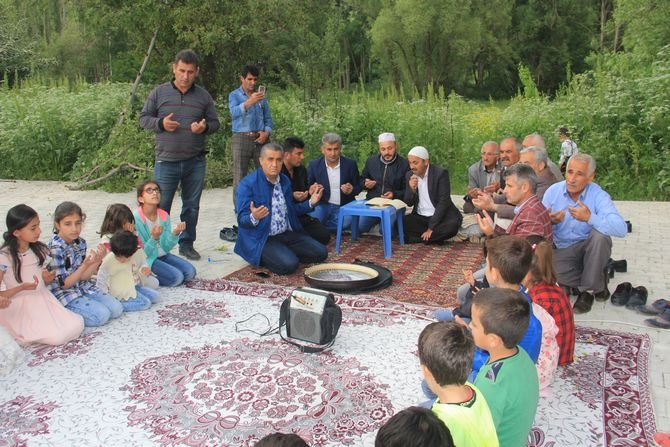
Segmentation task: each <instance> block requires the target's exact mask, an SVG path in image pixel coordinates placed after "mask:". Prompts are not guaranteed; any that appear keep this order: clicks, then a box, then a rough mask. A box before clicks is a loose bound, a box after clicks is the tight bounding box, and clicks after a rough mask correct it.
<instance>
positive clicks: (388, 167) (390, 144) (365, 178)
mask: <svg viewBox="0 0 670 447" xmlns="http://www.w3.org/2000/svg"><path fill="white" fill-rule="evenodd" d="M377 141H378V142H379V154H375V155H371V156H370V157H369V158H368V160H367V161H366V162H365V167H364V168H363V173H362V175H361V179H362V187H363V189H365V190H367V195H366V196H365V198H366V199H367V200H370V199H372V198H374V197H384V198H387V199H400V200H402V199H403V196H404V195H405V174H406V173H407V172H408V171H409V164H408V163H407V160H406V159H405V158H403V157H401V156H400V155H398V145H397V142H396V139H395V135H394V134H392V133H391V132H384V133H382V134H380V135H379V137H378V138H377ZM378 223H379V219H378V218H376V217H361V218H360V219H359V221H358V231H359V232H360V233H367V232H368V231H370V229H372V227H373V226H374V225H375V224H378Z"/></svg>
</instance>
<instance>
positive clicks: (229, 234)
mask: <svg viewBox="0 0 670 447" xmlns="http://www.w3.org/2000/svg"><path fill="white" fill-rule="evenodd" d="M219 237H220V238H221V239H223V240H224V241H229V242H235V241H236V240H237V232H236V231H235V230H234V229H232V228H229V227H226V228H224V229H222V230H221V231H219Z"/></svg>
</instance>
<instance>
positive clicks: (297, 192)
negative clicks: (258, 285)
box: [235, 132, 462, 274]
mask: <svg viewBox="0 0 670 447" xmlns="http://www.w3.org/2000/svg"><path fill="white" fill-rule="evenodd" d="M378 144H379V153H378V154H375V155H371V156H370V157H369V158H368V160H367V161H366V164H365V167H364V169H363V172H362V175H361V174H359V171H358V167H357V165H356V161H355V160H353V159H351V158H348V157H346V156H344V155H342V139H341V137H340V136H339V135H337V134H335V133H330V132H329V133H326V134H325V135H324V136H323V138H322V140H321V153H322V156H321V157H319V158H317V159H315V160H312V161H311V162H310V163H309V164H308V166H307V168H305V166H303V160H304V147H305V144H304V142H303V141H302V140H300V139H299V138H297V137H288V138H286V140H285V141H284V144H283V146H279V145H277V144H275V143H267V144H265V145H264V146H263V147H262V148H261V150H260V157H259V167H258V168H257V169H256V170H255V171H254V172H252V173H251V174H249V175H247V176H246V177H244V178H243V179H242V180H241V181H240V183H239V185H238V187H237V189H236V192H235V196H236V197H235V203H236V204H237V225H238V228H239V229H238V232H239V237H238V238H237V241H236V244H235V252H236V253H237V254H239V255H240V256H241V257H242V258H244V259H245V260H246V261H247V262H249V263H250V264H252V265H256V266H262V267H265V268H267V269H268V270H270V271H272V272H274V273H277V274H290V273H293V272H294V271H295V270H296V269H297V268H298V265H299V263H307V262H321V261H323V260H324V259H325V258H326V257H327V251H326V249H325V245H326V244H328V242H329V241H330V237H331V236H330V234H331V233H332V232H334V231H336V230H337V224H338V214H339V209H340V207H341V206H343V205H346V204H347V203H350V202H352V201H353V200H354V199H355V198H356V196H357V195H358V194H359V193H360V192H361V191H363V190H365V191H367V193H366V198H367V199H371V198H374V197H382V198H386V199H400V200H404V201H405V202H406V203H407V204H408V205H409V206H413V207H414V208H413V210H412V212H411V214H409V215H408V216H406V218H405V231H404V235H403V236H404V238H405V241H406V242H408V243H412V242H425V243H440V242H442V241H444V240H446V239H449V238H451V237H453V236H455V235H456V233H457V232H458V230H459V228H460V225H461V221H462V215H461V213H460V211H459V210H458V208H456V206H455V205H454V203H453V202H452V200H451V185H450V181H449V173H448V171H447V170H446V169H443V168H440V167H438V166H435V165H432V164H430V157H429V154H428V151H427V150H426V149H425V148H423V147H421V146H417V147H415V148H413V149H412V150H410V151H409V155H408V159H405V158H404V157H402V156H401V155H400V154H399V153H398V150H397V142H396V139H395V135H394V134H392V133H390V132H384V133H382V134H381V135H379V137H378ZM279 160H281V163H279ZM275 171H277V172H275ZM378 223H379V219H378V218H361V219H359V222H358V230H359V231H360V232H362V233H364V232H368V231H370V230H371V229H372V228H373V227H374V226H375V225H376V224H378ZM350 225H351V220H350V219H345V220H344V221H343V228H344V229H347V228H349V227H350ZM303 236H304V237H303ZM305 238H307V239H309V240H306V239H305ZM312 242H313V243H316V244H318V245H319V247H318V249H317V248H316V246H315V245H313V244H312Z"/></svg>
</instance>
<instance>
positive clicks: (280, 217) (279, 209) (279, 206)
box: [249, 177, 291, 236]
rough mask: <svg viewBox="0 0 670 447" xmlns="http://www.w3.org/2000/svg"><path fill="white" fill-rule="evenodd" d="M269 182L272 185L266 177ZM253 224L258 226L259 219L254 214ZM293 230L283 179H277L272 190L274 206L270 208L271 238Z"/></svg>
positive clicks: (251, 216) (251, 217) (252, 217)
mask: <svg viewBox="0 0 670 447" xmlns="http://www.w3.org/2000/svg"><path fill="white" fill-rule="evenodd" d="M266 179H267V181H268V182H270V183H272V182H271V181H270V179H268V178H267V177H266ZM249 218H250V219H251V223H252V224H253V225H254V226H256V225H258V222H260V221H259V220H258V219H256V218H255V217H254V215H253V214H249ZM289 230H291V224H290V223H289V222H288V208H287V207H286V198H285V197H284V193H283V192H282V189H281V177H277V181H276V182H275V183H274V187H273V189H272V205H271V208H270V236H275V235H277V234H281V233H284V232H286V231H289Z"/></svg>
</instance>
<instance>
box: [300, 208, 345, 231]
mask: <svg viewBox="0 0 670 447" xmlns="http://www.w3.org/2000/svg"><path fill="white" fill-rule="evenodd" d="M339 213H340V205H333V204H332V203H320V204H318V205H317V206H315V207H314V211H312V212H311V213H309V215H310V216H312V217H314V218H316V219H319V221H321V223H322V224H323V225H324V226H325V227H326V228H327V229H328V230H329V231H337V216H338V214H339ZM350 226H351V216H345V218H344V221H343V222H342V229H343V230H345V229H347V228H349V227H350Z"/></svg>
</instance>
